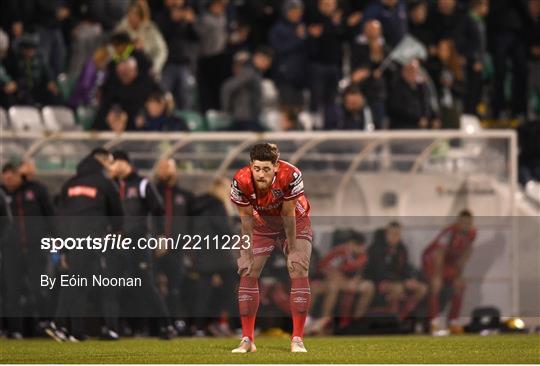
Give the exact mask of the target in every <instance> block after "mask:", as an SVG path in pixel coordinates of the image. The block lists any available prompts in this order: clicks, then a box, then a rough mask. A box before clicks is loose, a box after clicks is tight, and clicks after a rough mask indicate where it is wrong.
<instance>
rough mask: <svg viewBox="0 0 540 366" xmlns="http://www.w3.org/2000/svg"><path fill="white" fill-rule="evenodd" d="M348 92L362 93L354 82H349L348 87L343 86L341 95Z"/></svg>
mask: <svg viewBox="0 0 540 366" xmlns="http://www.w3.org/2000/svg"><path fill="white" fill-rule="evenodd" d="M349 94H363V93H362V90H360V88H359V87H358V85H356V84H351V85H349V86H348V87H346V88H345V90H344V91H343V95H349Z"/></svg>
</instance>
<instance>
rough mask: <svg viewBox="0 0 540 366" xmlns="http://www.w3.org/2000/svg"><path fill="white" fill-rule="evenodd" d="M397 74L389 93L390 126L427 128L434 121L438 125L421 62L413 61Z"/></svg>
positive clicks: (396, 127) (392, 127)
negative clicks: (422, 72)
mask: <svg viewBox="0 0 540 366" xmlns="http://www.w3.org/2000/svg"><path fill="white" fill-rule="evenodd" d="M397 74H398V75H396V76H394V80H393V81H392V82H391V86H390V88H389V93H388V116H389V117H390V128H391V129H404V128H410V129H417V128H424V129H425V128H430V127H432V122H435V125H437V123H436V122H437V120H436V118H435V117H436V115H435V113H434V111H433V110H432V108H431V105H430V103H429V100H428V90H427V86H426V81H425V79H424V77H423V76H422V75H421V74H420V64H419V62H418V61H417V60H413V61H411V62H410V63H409V64H407V65H404V66H403V67H402V68H401V70H400V71H399V72H398V73H397ZM435 127H437V126H435Z"/></svg>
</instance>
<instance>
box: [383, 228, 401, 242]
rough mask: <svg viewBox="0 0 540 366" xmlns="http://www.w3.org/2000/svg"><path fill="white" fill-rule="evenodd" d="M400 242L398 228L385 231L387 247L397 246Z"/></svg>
mask: <svg viewBox="0 0 540 366" xmlns="http://www.w3.org/2000/svg"><path fill="white" fill-rule="evenodd" d="M400 241H401V229H400V228H399V227H390V228H388V229H386V242H387V243H388V244H389V245H392V246H394V245H398V244H399V242H400Z"/></svg>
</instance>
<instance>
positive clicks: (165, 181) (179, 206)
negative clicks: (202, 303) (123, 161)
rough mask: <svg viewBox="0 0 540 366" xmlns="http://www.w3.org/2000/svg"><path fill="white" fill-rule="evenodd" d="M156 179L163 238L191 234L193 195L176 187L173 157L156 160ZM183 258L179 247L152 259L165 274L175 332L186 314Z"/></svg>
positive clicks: (179, 328)
mask: <svg viewBox="0 0 540 366" xmlns="http://www.w3.org/2000/svg"><path fill="white" fill-rule="evenodd" d="M156 179H157V189H158V192H159V194H160V195H161V197H163V204H164V208H165V215H164V225H163V227H164V230H163V233H164V235H165V237H167V238H174V239H175V240H176V238H177V237H178V235H186V234H188V235H189V234H191V233H192V217H191V215H192V211H193V204H194V196H193V194H192V193H191V192H190V191H188V190H185V189H183V188H181V187H179V186H178V170H177V168H176V162H175V161H174V160H173V159H163V160H160V161H159V162H158V164H157V166H156ZM195 234H197V233H195ZM185 260H186V257H185V256H184V255H183V254H182V251H181V249H177V250H171V249H169V250H168V251H167V252H166V253H164V254H163V255H161V256H158V258H157V259H156V270H157V271H158V272H161V273H163V274H164V275H165V276H166V277H167V284H168V296H167V298H166V300H167V305H168V307H169V310H170V312H171V316H172V317H173V319H175V325H177V326H176V328H177V330H179V331H182V330H183V329H182V328H183V326H184V325H185V323H183V322H182V321H181V320H180V319H181V318H182V317H185V316H186V313H185V311H186V309H185V304H184V303H182V302H181V301H182V300H183V299H182V298H181V297H182V296H181V295H182V294H184V293H185V291H183V288H182V285H183V280H184V276H185V272H186V269H185Z"/></svg>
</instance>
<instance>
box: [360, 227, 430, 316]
mask: <svg viewBox="0 0 540 366" xmlns="http://www.w3.org/2000/svg"><path fill="white" fill-rule="evenodd" d="M366 275H367V277H368V278H370V279H371V280H373V282H375V284H376V288H377V291H378V292H379V294H381V295H383V296H384V298H385V300H386V303H387V305H388V309H389V311H391V312H394V313H399V318H400V320H403V319H405V318H407V317H408V316H409V315H410V313H411V312H412V311H414V310H415V309H416V307H417V306H418V304H419V303H420V301H421V300H422V299H423V298H424V297H425V296H426V294H427V285H426V284H425V283H422V282H420V281H419V280H418V278H417V276H416V274H415V270H414V268H413V267H412V265H411V264H410V263H409V258H408V252H407V248H406V247H405V245H404V244H403V241H402V239H401V225H400V224H399V223H398V222H391V223H390V224H388V226H387V227H386V228H385V229H383V230H378V231H377V232H375V236H374V240H373V244H372V245H371V246H370V247H369V249H368V263H367V266H366Z"/></svg>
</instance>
